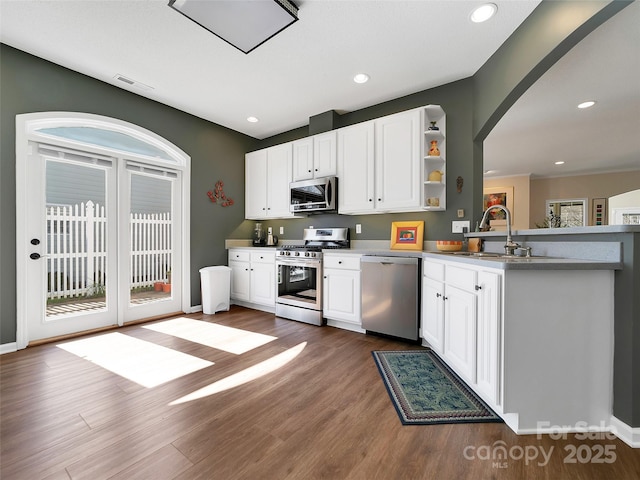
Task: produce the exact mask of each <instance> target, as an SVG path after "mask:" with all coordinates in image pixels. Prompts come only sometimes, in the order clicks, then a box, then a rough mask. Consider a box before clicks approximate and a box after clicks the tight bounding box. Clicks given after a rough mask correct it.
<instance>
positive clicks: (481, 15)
mask: <svg viewBox="0 0 640 480" xmlns="http://www.w3.org/2000/svg"><path fill="white" fill-rule="evenodd" d="M497 11H498V6H497V5H496V4H495V3H485V4H484V5H480V6H479V7H478V8H476V9H475V10H474V11H473V12H471V17H470V18H471V21H472V22H474V23H482V22H486V21H487V20H489V19H490V18H491V17H493V16H494V15H495V14H496V12H497Z"/></svg>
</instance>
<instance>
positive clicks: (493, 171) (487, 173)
mask: <svg viewBox="0 0 640 480" xmlns="http://www.w3.org/2000/svg"><path fill="white" fill-rule="evenodd" d="M496 172H497V170H485V171H484V174H485V175H489V174H490V173H496Z"/></svg>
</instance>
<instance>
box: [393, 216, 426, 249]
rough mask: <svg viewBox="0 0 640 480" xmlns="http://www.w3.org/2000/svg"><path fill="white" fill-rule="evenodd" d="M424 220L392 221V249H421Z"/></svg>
mask: <svg viewBox="0 0 640 480" xmlns="http://www.w3.org/2000/svg"><path fill="white" fill-rule="evenodd" d="M423 239H424V222H423V221H415V222H392V223H391V249H392V250H422V244H423Z"/></svg>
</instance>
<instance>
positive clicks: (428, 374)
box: [371, 349, 502, 425]
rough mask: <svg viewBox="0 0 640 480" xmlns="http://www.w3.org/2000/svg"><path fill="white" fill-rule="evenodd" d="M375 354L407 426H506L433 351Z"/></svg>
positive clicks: (393, 400)
mask: <svg viewBox="0 0 640 480" xmlns="http://www.w3.org/2000/svg"><path fill="white" fill-rule="evenodd" d="M371 353H372V354H373V358H374V360H375V362H376V365H377V366H378V370H379V371H380V375H382V379H383V380H384V384H385V386H386V387H387V391H388V392H389V396H390V397H391V400H392V402H393V405H394V406H395V407H396V411H397V412H398V415H399V416H400V420H401V421H402V423H403V424H404V425H430V424H435V423H470V422H502V419H501V418H500V417H499V416H498V415H496V414H495V413H494V412H492V411H491V409H490V408H489V407H488V406H487V405H486V404H485V403H484V402H483V401H482V400H481V399H480V398H479V397H478V396H477V395H476V394H475V393H474V392H473V391H472V390H471V389H470V388H469V387H467V386H466V385H465V383H464V382H463V381H462V380H460V378H458V376H457V375H456V374H455V373H453V371H452V370H451V369H450V368H449V367H448V366H447V365H446V364H445V363H443V362H442V361H441V360H440V359H439V358H438V356H437V355H436V354H435V353H434V352H433V351H431V349H425V350H403V351H396V350H391V351H380V350H378V351H373V352H371Z"/></svg>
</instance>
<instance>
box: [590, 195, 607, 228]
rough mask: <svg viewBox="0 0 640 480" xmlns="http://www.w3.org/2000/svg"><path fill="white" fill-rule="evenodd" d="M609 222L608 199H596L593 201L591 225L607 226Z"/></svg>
mask: <svg viewBox="0 0 640 480" xmlns="http://www.w3.org/2000/svg"><path fill="white" fill-rule="evenodd" d="M607 222H608V220H607V199H606V198H594V199H593V200H592V201H591V225H606V224H607Z"/></svg>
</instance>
